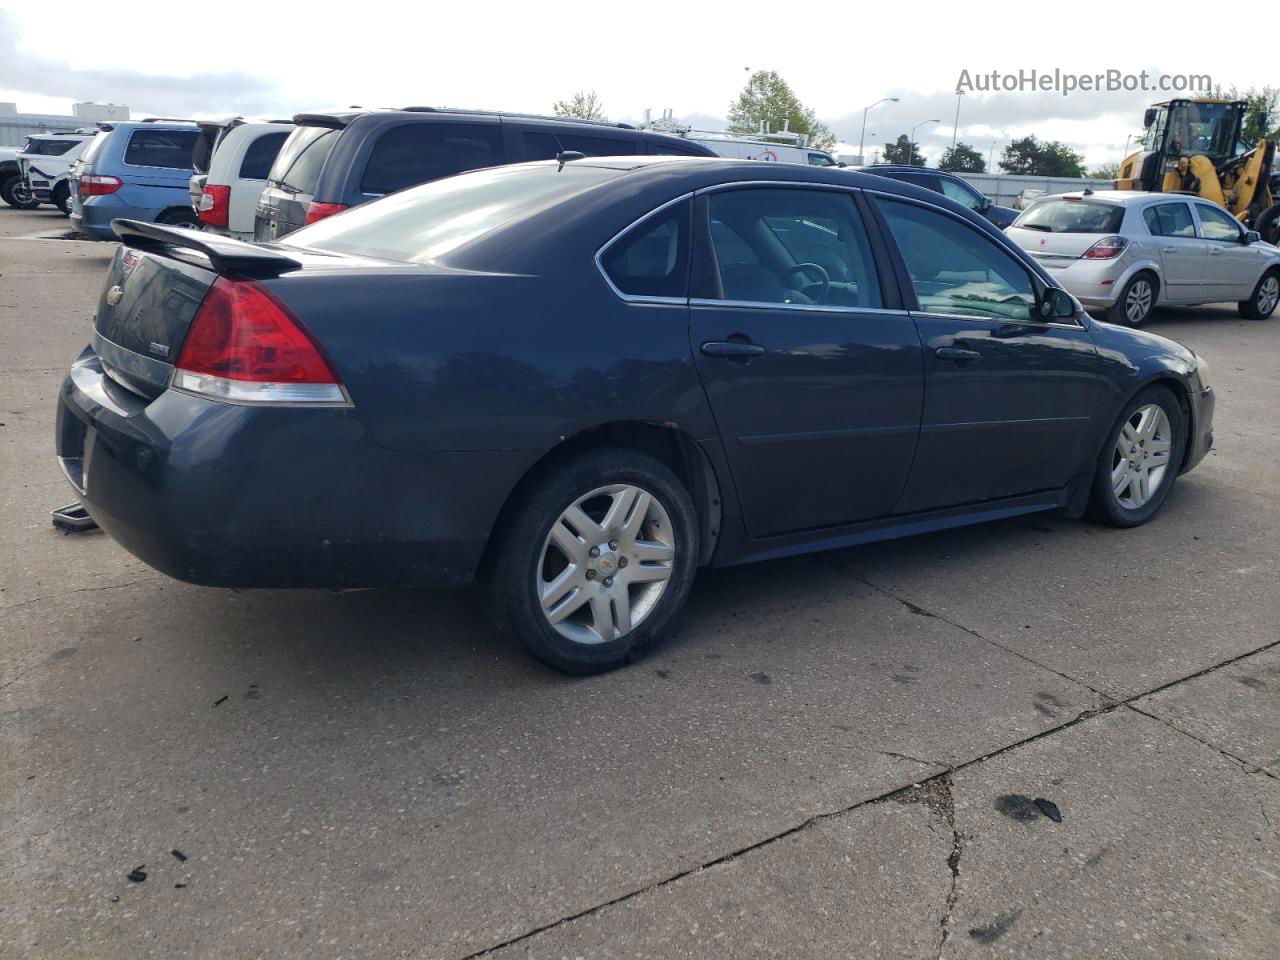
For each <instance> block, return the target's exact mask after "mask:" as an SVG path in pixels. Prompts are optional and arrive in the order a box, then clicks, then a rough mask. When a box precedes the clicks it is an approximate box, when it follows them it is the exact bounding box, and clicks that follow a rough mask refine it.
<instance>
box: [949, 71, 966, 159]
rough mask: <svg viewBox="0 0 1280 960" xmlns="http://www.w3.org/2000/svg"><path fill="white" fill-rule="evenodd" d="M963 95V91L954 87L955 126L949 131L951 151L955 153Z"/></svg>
mask: <svg viewBox="0 0 1280 960" xmlns="http://www.w3.org/2000/svg"><path fill="white" fill-rule="evenodd" d="M963 96H964V91H963V90H961V89H960V88H959V87H956V126H955V129H954V130H952V131H951V152H952V153H955V149H956V138H957V137H959V136H960V98H961V97H963Z"/></svg>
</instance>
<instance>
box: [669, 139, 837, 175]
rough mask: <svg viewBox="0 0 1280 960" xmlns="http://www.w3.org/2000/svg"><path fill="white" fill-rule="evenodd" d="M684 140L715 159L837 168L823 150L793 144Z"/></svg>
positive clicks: (834, 162)
mask: <svg viewBox="0 0 1280 960" xmlns="http://www.w3.org/2000/svg"><path fill="white" fill-rule="evenodd" d="M685 139H686V140H693V141H694V142H696V143H700V144H702V145H703V146H704V147H706V148H707V149H709V150H712V151H714V152H715V153H716V155H717V156H721V157H729V158H730V159H733V160H764V161H768V162H772V163H803V164H807V165H808V166H811V167H837V166H840V163H839V161H838V160H836V158H835V157H833V156H831V154H829V153H827V152H826V151H825V150H815V149H814V148H813V147H802V146H800V145H798V144H793V143H777V142H775V141H772V140H749V139H746V138H744V137H735V136H732V135H719V134H714V133H701V132H697V131H694V132H690V133H687V134H685Z"/></svg>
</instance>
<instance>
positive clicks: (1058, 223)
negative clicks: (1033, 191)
mask: <svg viewBox="0 0 1280 960" xmlns="http://www.w3.org/2000/svg"><path fill="white" fill-rule="evenodd" d="M1123 219H1124V207H1117V206H1115V205H1114V204H1110V203H1098V202H1097V201H1090V200H1042V201H1040V202H1039V203H1037V204H1035V205H1034V206H1033V207H1030V208H1029V209H1027V210H1026V211H1025V212H1023V214H1022V216H1020V217H1018V219H1017V220H1015V221H1014V222H1013V225H1014V226H1015V227H1025V228H1026V229H1028V230H1041V231H1044V232H1045V233H1115V232H1116V231H1118V230H1119V229H1120V221H1122V220H1123Z"/></svg>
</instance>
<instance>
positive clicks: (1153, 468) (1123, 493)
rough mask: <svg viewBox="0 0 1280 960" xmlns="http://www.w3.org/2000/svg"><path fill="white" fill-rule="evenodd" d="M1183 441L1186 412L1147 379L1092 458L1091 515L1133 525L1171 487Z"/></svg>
mask: <svg viewBox="0 0 1280 960" xmlns="http://www.w3.org/2000/svg"><path fill="white" fill-rule="evenodd" d="M1186 444H1187V417H1186V414H1185V413H1184V412H1183V410H1182V406H1181V404H1179V403H1178V400H1177V398H1176V397H1175V396H1174V395H1173V392H1172V391H1171V390H1170V389H1169V388H1168V387H1164V386H1161V385H1159V384H1153V385H1152V386H1149V387H1147V388H1145V389H1144V390H1141V391H1139V392H1138V395H1137V396H1136V397H1134V398H1133V399H1132V400H1130V401H1129V404H1128V406H1127V407H1125V410H1124V413H1122V414H1121V416H1120V419H1119V420H1118V421H1117V423H1116V425H1115V426H1114V427H1112V429H1111V433H1110V434H1109V435H1108V437H1107V442H1106V444H1105V445H1104V446H1103V448H1102V454H1101V456H1099V458H1098V465H1097V468H1096V470H1095V472H1094V478H1093V493H1092V496H1091V498H1090V501H1089V508H1090V512H1091V513H1092V514H1093V515H1094V517H1095V518H1097V519H1098V520H1101V521H1102V522H1103V523H1106V524H1108V525H1110V526H1113V527H1136V526H1138V525H1139V524H1142V523H1146V522H1147V521H1148V520H1150V519H1151V518H1152V517H1153V516H1154V515H1155V513H1156V511H1157V510H1159V509H1160V506H1161V505H1162V504H1163V503H1164V501H1165V500H1166V498H1168V496H1169V491H1170V490H1171V489H1172V488H1173V483H1174V481H1175V480H1176V479H1177V477H1178V470H1179V469H1180V467H1181V465H1182V456H1183V452H1184V451H1185V450H1186Z"/></svg>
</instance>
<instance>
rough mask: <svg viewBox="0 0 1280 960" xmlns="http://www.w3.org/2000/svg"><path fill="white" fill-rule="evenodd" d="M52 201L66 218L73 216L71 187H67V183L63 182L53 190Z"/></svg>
mask: <svg viewBox="0 0 1280 960" xmlns="http://www.w3.org/2000/svg"><path fill="white" fill-rule="evenodd" d="M50 200H51V201H52V203H53V205H54V206H55V207H57V208H58V209H59V210H61V211H62V212H63V214H64V215H65V216H68V217H69V216H71V187H69V186H68V185H67V181H65V180H63V181H62V182H61V183H60V184H58V185H57V186H56V187H54V188H53V194H52V196H51V197H50Z"/></svg>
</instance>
